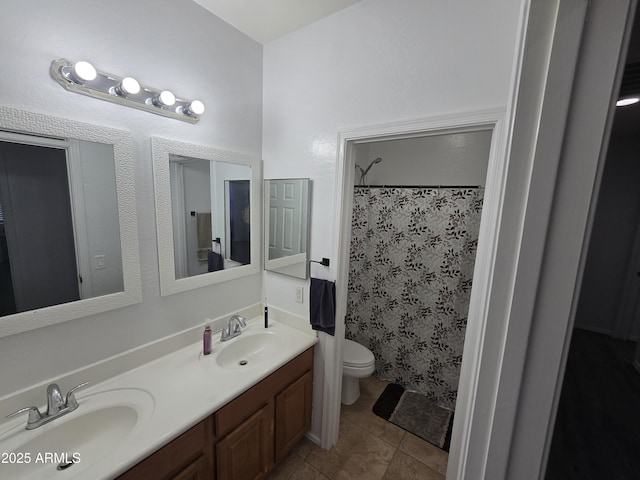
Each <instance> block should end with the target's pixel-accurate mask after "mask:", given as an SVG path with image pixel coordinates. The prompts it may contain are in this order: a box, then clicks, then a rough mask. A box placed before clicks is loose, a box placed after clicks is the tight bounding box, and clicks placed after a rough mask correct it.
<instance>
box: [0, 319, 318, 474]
mask: <svg viewBox="0 0 640 480" xmlns="http://www.w3.org/2000/svg"><path fill="white" fill-rule="evenodd" d="M262 332H268V333H269V334H272V335H275V336H277V337H278V338H279V339H281V340H282V343H281V346H279V347H278V349H277V351H276V352H275V353H274V354H273V355H270V356H269V359H268V361H267V360H264V361H259V362H258V361H256V362H250V363H249V364H248V365H246V366H244V367H240V368H223V367H221V366H219V365H218V363H217V361H216V359H217V355H218V353H219V352H220V351H222V350H223V349H224V348H225V347H227V346H229V345H231V344H233V343H234V342H235V341H237V340H240V339H242V338H243V337H244V338H246V337H248V336H251V335H255V334H257V333H262ZM316 342H317V337H316V336H315V335H309V334H308V333H305V332H303V331H300V330H297V329H295V328H292V327H290V326H287V325H285V324H283V323H279V322H276V321H271V320H270V322H269V329H266V330H265V329H264V325H263V319H262V317H261V316H260V317H255V318H253V319H251V320H249V321H247V327H246V328H244V329H243V333H242V335H240V336H238V337H236V338H234V339H232V340H229V341H227V342H220V335H219V334H217V335H215V336H214V337H213V339H212V346H213V351H212V353H211V355H207V356H203V355H202V342H199V343H196V344H193V345H190V346H188V347H186V348H183V349H181V350H178V351H175V352H173V353H170V354H168V355H165V356H164V357H161V358H159V359H157V360H155V361H152V362H150V363H146V364H144V365H141V366H139V367H137V368H134V369H132V370H130V371H128V372H125V373H123V374H120V375H118V376H116V377H113V378H111V379H109V380H107V381H104V382H102V383H100V384H97V385H95V386H92V387H91V388H87V389H85V390H82V391H79V392H78V393H77V395H76V396H77V399H78V403H79V407H78V409H77V410H75V411H74V412H72V413H69V414H68V415H65V416H63V417H61V418H59V419H56V420H53V421H52V422H51V423H49V424H47V425H43V426H41V427H39V428H37V429H35V430H31V431H26V430H24V425H25V423H26V415H23V416H20V417H19V418H16V419H12V420H11V421H9V422H6V423H4V424H2V425H0V455H2V456H3V457H5V458H4V460H5V461H4V462H3V458H0V478H12V479H13V478H19V479H22V478H24V479H31V478H39V479H41V478H49V477H50V476H51V478H55V479H59V480H66V479H72V478H81V479H84V478H86V479H92V480H93V479H111V478H114V477H117V476H118V475H120V474H122V473H124V472H125V471H126V470H128V469H129V468H131V467H132V466H133V465H135V464H136V463H138V462H140V461H141V460H143V459H144V458H145V457H147V456H149V455H150V454H151V453H153V452H154V451H156V450H158V449H159V448H160V447H162V446H163V445H165V444H166V443H168V442H169V441H171V440H172V439H174V438H175V437H177V436H178V435H180V434H181V433H183V432H184V431H186V430H188V429H189V428H190V427H192V426H193V425H195V424H197V423H198V422H200V421H201V420H203V419H204V418H206V417H207V416H208V415H210V414H212V413H213V412H215V411H216V410H218V409H220V407H222V406H223V405H225V404H226V403H228V402H229V401H230V400H232V399H234V398H235V397H237V396H238V395H239V394H241V393H242V392H244V391H245V390H247V389H249V388H250V387H251V386H253V385H255V384H256V383H258V382H259V381H260V380H262V379H264V378H265V377H267V376H268V375H269V374H271V373H273V372H274V371H275V370H277V369H278V368H280V367H281V366H283V365H284V364H286V363H287V362H289V361H290V360H292V359H293V358H295V357H296V356H297V355H299V354H300V353H302V352H304V351H305V350H307V349H308V348H309V347H311V346H312V345H314V344H315V343H316ZM123 389H127V390H126V391H130V390H137V391H138V393H139V394H140V395H142V396H144V397H145V398H146V402H147V403H146V404H147V405H148V408H145V414H144V416H145V417H148V418H145V419H143V421H142V422H140V423H142V424H141V425H139V426H138V427H136V428H135V429H134V430H133V431H132V433H131V434H130V435H129V436H128V437H127V438H126V440H125V441H124V442H122V443H120V444H119V446H118V447H117V448H116V449H115V450H114V451H111V452H104V457H103V458H101V459H100V460H99V461H97V462H95V463H92V464H87V463H85V464H84V465H83V462H82V446H79V447H78V453H79V455H80V460H81V461H80V462H79V463H78V464H76V465H73V466H72V467H70V468H69V469H68V470H65V471H56V464H50V465H46V467H47V469H46V470H43V469H39V470H38V472H36V471H34V470H33V468H32V467H33V466H34V465H33V462H34V460H35V458H34V456H35V454H36V452H32V458H31V465H16V464H15V460H16V459H15V458H13V459H10V458H8V455H7V454H8V453H9V452H19V451H20V448H19V447H18V448H16V447H15V445H16V441H17V442H18V443H19V444H20V445H22V444H24V443H25V441H31V440H33V439H35V438H36V437H37V436H38V435H40V434H41V433H44V432H47V431H48V430H50V429H53V428H56V427H57V426H60V425H61V424H62V423H63V422H67V421H69V420H71V419H73V417H74V416H78V415H82V414H83V404H85V405H88V406H86V407H85V412H86V411H88V410H89V409H90V408H92V407H91V405H92V402H95V400H94V399H98V398H100V397H101V396H105V395H106V396H105V397H104V398H109V397H108V396H109V395H111V397H113V398H117V395H118V391H120V392H122V391H124V390H123ZM143 392H146V393H147V394H148V395H144V394H143ZM134 393H135V392H134ZM83 399H84V401H83ZM149 400H151V401H149ZM146 410H152V412H151V414H150V415H148V414H149V412H148V411H146ZM16 439H19V440H16ZM54 451H55V449H54ZM42 453H44V452H42ZM59 453H61V452H59ZM11 461H13V464H10V463H11ZM23 467H24V468H23ZM8 469H10V470H11V471H9V470H8ZM3 470H4V471H5V473H10V474H11V477H7V476H5V474H4V473H3ZM16 474H18V475H19V477H16V476H15V475H16Z"/></svg>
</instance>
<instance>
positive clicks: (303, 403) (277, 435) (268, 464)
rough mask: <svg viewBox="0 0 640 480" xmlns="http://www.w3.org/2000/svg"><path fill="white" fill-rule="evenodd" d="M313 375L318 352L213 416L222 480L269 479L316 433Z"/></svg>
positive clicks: (299, 358)
mask: <svg viewBox="0 0 640 480" xmlns="http://www.w3.org/2000/svg"><path fill="white" fill-rule="evenodd" d="M312 372H313V347H312V348H309V349H308V350H306V351H305V352H303V353H301V354H300V355H298V356H297V357H296V358H294V359H293V360H291V361H290V362H289V363H287V364H286V365H284V366H282V367H281V368H280V369H278V370H276V371H275V372H273V373H272V374H271V375H269V376H268V377H267V378H265V379H264V380H262V381H261V382H259V383H257V384H256V385H254V386H253V387H251V388H250V389H249V390H247V391H246V392H245V393H243V394H242V395H240V396H238V397H237V398H235V399H234V400H232V401H231V402H229V403H228V404H227V405H225V406H224V407H222V408H221V409H220V410H218V411H217V412H216V413H215V414H214V418H215V422H214V423H215V433H216V437H217V438H218V439H219V440H218V443H217V444H216V464H217V474H218V476H217V480H258V479H260V478H264V477H265V476H266V475H267V473H269V472H270V471H271V470H273V468H274V467H275V465H276V463H277V462H279V461H280V460H282V459H283V458H284V457H285V456H286V454H287V453H289V451H291V449H292V448H293V447H294V446H295V444H296V443H297V442H298V441H299V440H300V439H302V437H303V436H304V434H305V433H306V432H308V431H309V429H310V428H311V391H312V382H313V374H312ZM250 431H251V432H253V433H251V434H249V433H248V432H250Z"/></svg>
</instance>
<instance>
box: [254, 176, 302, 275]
mask: <svg viewBox="0 0 640 480" xmlns="http://www.w3.org/2000/svg"><path fill="white" fill-rule="evenodd" d="M309 198H310V181H309V179H308V178H289V179H273V180H265V181H264V205H265V208H264V225H265V227H264V230H265V231H264V269H265V270H268V271H270V272H276V273H281V274H283V275H289V276H292V277H296V278H303V279H305V278H307V277H308V276H309V225H310V221H309V216H310V210H309V207H310V202H309Z"/></svg>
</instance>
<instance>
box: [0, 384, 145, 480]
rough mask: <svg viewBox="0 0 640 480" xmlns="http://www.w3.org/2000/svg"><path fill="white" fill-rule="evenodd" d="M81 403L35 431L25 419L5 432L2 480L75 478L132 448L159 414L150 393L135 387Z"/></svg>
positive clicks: (0, 469) (1, 437)
mask: <svg viewBox="0 0 640 480" xmlns="http://www.w3.org/2000/svg"><path fill="white" fill-rule="evenodd" d="M78 403H79V404H80V405H79V407H78V409H77V410H75V411H74V412H71V413H69V414H67V415H64V416H61V417H60V418H57V419H55V420H53V421H51V422H50V423H48V424H46V425H43V426H41V427H38V428H36V429H34V430H25V429H24V427H25V425H26V416H25V418H22V419H21V422H20V423H19V425H16V426H12V427H11V428H10V429H9V430H8V431H6V432H4V433H2V434H1V435H0V452H4V453H3V455H5V456H6V457H7V460H9V462H8V463H0V478H16V479H17V478H19V479H35V478H37V479H48V478H55V479H67V478H73V477H75V476H77V475H79V474H80V473H81V472H82V471H83V470H85V469H86V468H88V467H91V466H93V465H94V464H95V463H97V462H98V461H100V460H102V459H104V457H105V456H107V455H108V454H109V453H112V452H114V451H115V450H117V449H119V448H126V442H127V440H129V439H131V438H133V437H134V436H135V435H136V433H137V432H138V431H139V430H140V428H141V427H142V426H143V425H144V424H145V423H146V422H147V421H148V420H149V418H151V416H152V414H153V410H154V401H153V397H152V396H151V395H150V394H149V393H148V392H146V391H144V390H139V389H131V388H128V389H115V390H108V391H104V392H99V393H94V394H91V395H87V396H84V397H82V396H79V398H78ZM13 424H15V422H12V425H13ZM20 461H21V462H22V463H20Z"/></svg>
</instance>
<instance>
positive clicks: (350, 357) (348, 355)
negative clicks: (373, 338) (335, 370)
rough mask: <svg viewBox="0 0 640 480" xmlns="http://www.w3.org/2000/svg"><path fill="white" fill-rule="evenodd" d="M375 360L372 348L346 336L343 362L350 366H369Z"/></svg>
mask: <svg viewBox="0 0 640 480" xmlns="http://www.w3.org/2000/svg"><path fill="white" fill-rule="evenodd" d="M374 362H375V358H374V356H373V353H371V350H369V349H368V348H367V347H365V346H363V345H360V344H359V343H356V342H354V341H352V340H349V339H347V338H345V340H344V352H343V358H342V363H343V364H344V365H347V366H349V367H368V366H369V365H372V364H373V363H374Z"/></svg>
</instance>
